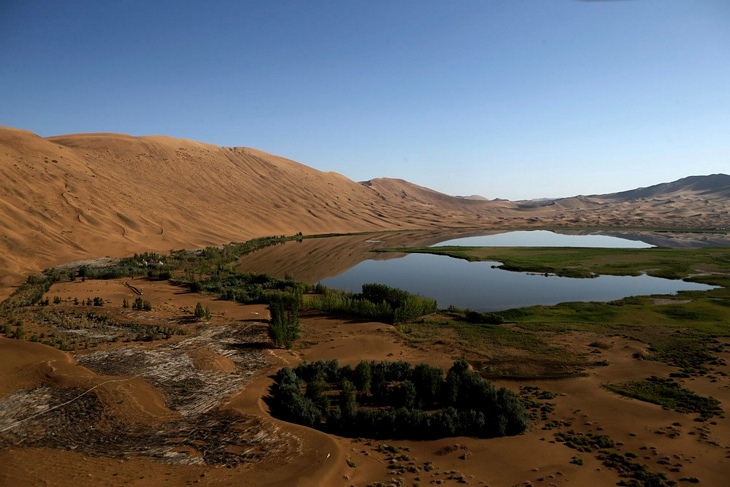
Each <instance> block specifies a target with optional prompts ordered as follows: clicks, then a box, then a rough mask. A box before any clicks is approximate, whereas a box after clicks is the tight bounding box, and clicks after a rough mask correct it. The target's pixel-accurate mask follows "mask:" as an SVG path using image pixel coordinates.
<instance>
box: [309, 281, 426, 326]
mask: <svg viewBox="0 0 730 487" xmlns="http://www.w3.org/2000/svg"><path fill="white" fill-rule="evenodd" d="M316 290H317V291H318V292H319V293H318V294H317V295H316V296H312V297H310V299H308V300H307V302H306V306H307V307H308V308H310V309H316V310H319V311H324V312H326V313H330V314H337V315H347V316H357V317H360V318H365V319H369V320H375V321H382V322H383V323H390V324H397V323H407V322H409V321H413V320H415V319H416V318H419V317H421V316H423V315H427V314H430V313H433V312H435V311H436V310H437V305H436V300H435V299H432V298H426V297H423V296H419V295H417V294H411V293H409V292H406V291H403V290H401V289H397V288H393V287H390V286H386V285H384V284H372V283H371V284H363V285H362V292H361V293H349V292H346V291H337V290H333V289H327V288H325V287H324V286H322V285H318V286H317V288H316Z"/></svg>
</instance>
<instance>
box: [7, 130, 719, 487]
mask: <svg viewBox="0 0 730 487" xmlns="http://www.w3.org/2000/svg"><path fill="white" fill-rule="evenodd" d="M728 179H730V177H728V176H723V175H718V176H714V177H711V178H709V179H707V178H704V179H699V180H698V179H694V178H687V180H682V181H680V182H676V183H672V184H664V185H658V186H656V187H652V188H644V189H643V190H636V191H629V192H625V193H618V194H615V195H593V196H576V197H574V198H564V199H557V200H540V201H522V202H510V201H497V200H494V201H489V200H482V199H476V198H475V199H464V198H457V197H451V196H448V195H444V194H441V193H438V192H435V191H432V190H430V189H427V188H422V187H419V186H416V185H413V184H410V183H408V182H406V181H400V180H393V179H374V180H371V181H367V182H363V183H358V182H354V181H351V180H349V179H347V178H346V177H344V176H342V175H339V174H335V173H325V172H321V171H317V170H314V169H311V168H309V167H306V166H303V165H301V164H298V163H296V162H294V161H290V160H287V159H283V158H280V157H277V156H274V155H271V154H267V153H264V152H261V151H258V150H255V149H249V148H226V147H217V146H213V145H208V144H202V143H199V142H194V141H189V140H181V139H173V138H168V137H161V136H154V137H131V136H127V135H118V134H80V135H68V136H58V137H49V138H42V137H39V136H37V135H35V134H32V133H30V132H26V131H22V130H17V129H12V128H0V236H1V237H2V238H1V239H0V298H5V297H7V296H8V295H9V294H10V293H12V291H13V289H14V288H15V286H17V285H18V284H19V283H20V282H22V281H23V280H24V279H26V278H27V277H28V276H29V275H31V274H32V273H35V272H38V271H40V270H42V269H44V268H47V267H50V266H54V265H58V264H62V263H66V262H70V261H78V260H82V259H97V258H99V257H104V256H110V257H120V256H126V255H130V254H132V253H134V252H144V251H158V252H163V253H164V252H167V251H169V250H171V249H181V248H184V249H195V248H201V247H204V246H209V245H221V244H224V243H228V242H231V241H243V240H247V239H249V238H252V237H257V236H265V235H281V234H287V235H291V234H294V233H297V232H302V233H303V234H320V233H339V232H342V233H345V232H366V231H368V232H369V231H378V232H385V231H392V230H423V229H428V230H443V229H448V230H450V231H453V230H463V231H464V232H465V234H468V233H469V232H479V231H484V230H494V229H508V228H538V227H539V228H544V227H560V228H572V227H576V228H582V227H591V226H593V227H595V226H600V227H636V228H649V227H652V228H666V229H682V230H685V231H689V232H690V233H686V234H685V235H686V236H685V237H679V242H680V243H681V242H682V241H693V240H703V239H704V240H707V239H712V238H714V237H713V235H714V234H712V233H692V232H691V231H693V230H702V231H707V230H713V231H718V232H721V233H722V232H725V231H727V229H728V228H730V211H729V209H728V205H727V197H728V191H729V190H728V188H729V187H730V183H729V182H728ZM379 238H381V237H379ZM382 238H388V237H387V235H386V236H384V237H382ZM424 238H425V237H423V236H420V235H418V234H414V237H413V242H414V243H415V242H418V243H419V244H425V243H426V242H423V239H424ZM333 242H334V243H333ZM363 242H364V240H363ZM336 243H337V241H336V240H333V241H329V242H327V244H324V241H323V242H322V245H321V246H320V247H318V248H315V249H314V250H312V252H314V255H315V256H317V258H316V259H313V260H312V262H313V264H311V265H309V266H303V267H302V268H288V266H287V264H286V262H282V263H281V272H282V274H287V273H289V274H290V275H293V276H294V277H296V278H298V279H306V280H315V278H316V277H317V276H319V275H323V274H327V273H332V272H337V270H338V269H339V268H340V267H341V266H343V265H348V263H347V262H329V263H328V262H327V259H326V256H327V255H328V253H329V252H330V247H328V246H330V245H336ZM316 244H317V242H314V244H313V245H314V246H315V247H317V245H316ZM363 245H365V244H363ZM347 250H348V249H345V251H347ZM361 250H362V249H360V248H357V249H352V253H353V254H357V253H360V252H361ZM342 253H343V252H340V254H342ZM344 253H346V252H344ZM256 258H262V259H265V258H266V253H265V251H264V252H263V253H261V254H259V255H258V256H257V257H256ZM382 258H388V257H387V256H382ZM135 286H138V287H139V288H140V289H143V290H144V293H145V298H146V299H149V300H150V301H151V302H152V304H153V311H152V312H149V313H147V314H143V312H137V311H132V310H128V309H123V308H122V307H121V302H122V300H123V299H129V300H132V299H134V297H135V295H134V294H133V293H132V292H131V290H130V288H129V287H127V286H125V285H124V283H123V282H122V281H114V280H112V281H86V282H82V281H80V280H77V281H75V282H65V283H59V284H56V285H54V286H53V287H52V288H51V290H50V291H49V292H48V294H47V296H48V297H50V298H51V299H52V298H53V297H54V296H59V297H60V298H61V299H62V303H69V302H70V301H71V300H73V299H74V298H78V299H86V298H89V297H96V296H100V297H102V298H103V299H104V300H105V301H106V302H107V303H109V304H108V305H106V306H105V311H109V312H111V313H113V314H114V315H115V316H117V317H118V318H119V319H128V320H132V321H133V320H142V321H145V322H147V323H154V324H159V325H160V326H163V327H164V326H173V327H176V328H181V327H182V328H186V329H188V331H189V333H188V334H186V335H173V336H171V337H170V338H169V339H167V340H162V341H160V340H156V341H154V342H150V343H146V342H127V341H126V339H125V337H124V336H120V337H119V339H118V340H117V341H114V342H109V343H104V344H102V345H99V346H90V347H88V348H85V347H83V346H79V347H78V348H77V350H75V351H60V350H58V349H56V348H52V347H49V346H46V345H42V344H40V343H31V342H28V341H22V340H10V339H6V338H0V357H2V360H0V439H2V441H3V443H2V446H0V465H2V468H1V469H0V485H9V486H24V485H53V486H78V485H138V486H153V485H154V486H158V485H191V484H203V485H252V486H253V485H282V486H288V485H302V486H322V485H357V486H365V485H368V484H370V483H373V482H383V483H386V484H387V483H389V482H391V481H393V478H394V477H398V478H399V479H396V480H397V481H398V482H401V484H402V485H431V484H440V485H457V484H460V483H464V482H466V483H469V484H472V485H492V486H505V485H530V484H531V485H568V484H570V485H596V486H601V485H606V486H608V485H615V484H616V483H617V482H618V481H619V480H620V478H619V476H618V474H617V473H616V471H614V470H611V469H607V468H605V467H604V466H602V464H601V463H600V461H598V460H597V459H596V458H595V456H594V455H593V454H590V453H579V452H577V451H576V450H573V449H570V448H568V447H566V446H565V445H563V444H561V443H560V442H558V441H556V439H555V433H556V432H567V431H570V430H574V431H575V432H576V433H589V432H592V433H596V434H598V433H599V432H600V433H601V434H608V435H610V436H611V437H612V438H613V439H614V440H615V441H617V442H619V443H617V446H616V448H615V451H616V452H618V453H620V454H624V453H632V454H635V455H636V456H637V457H638V460H640V461H641V463H646V464H647V465H649V466H650V468H651V470H652V471H655V472H665V473H667V475H668V476H669V477H670V478H672V479H674V480H676V481H679V480H680V479H681V478H697V479H700V481H701V483H702V485H723V484H724V481H725V480H726V479H725V477H726V472H727V471H728V467H729V465H728V453H727V452H728V449H729V448H730V444H728V438H730V422H729V421H728V420H727V419H726V418H725V417H723V418H718V419H715V420H714V421H713V422H712V423H695V422H694V421H692V419H693V418H692V415H687V414H681V413H677V412H674V411H669V410H664V409H662V408H661V407H659V406H655V405H652V404H648V403H643V402H640V401H636V400H631V399H627V398H623V397H620V396H618V395H616V394H613V393H610V392H608V391H607V390H605V389H602V388H601V384H602V383H605V382H620V381H623V380H630V379H639V378H644V377H647V376H648V375H651V374H657V375H661V376H666V375H667V374H668V373H669V372H670V370H673V369H671V368H670V367H668V366H666V365H663V364H660V363H656V362H650V361H644V360H639V359H637V358H636V357H637V356H638V357H640V356H641V352H642V350H643V348H642V347H643V345H642V344H641V343H638V342H633V341H630V340H628V339H625V338H621V337H614V338H612V339H611V342H612V343H611V347H610V348H609V349H606V350H602V351H600V352H599V353H600V354H601V355H602V358H605V360H606V362H607V363H608V365H607V366H605V367H600V368H591V369H589V370H588V372H587V376H585V377H582V378H579V379H573V380H567V381H543V382H531V383H519V382H509V381H501V382H500V383H499V385H500V386H505V387H508V388H510V389H512V390H514V391H518V390H519V389H520V387H522V386H525V385H534V386H537V387H539V388H540V389H541V390H547V391H551V392H553V393H555V394H556V397H555V398H554V399H551V400H550V402H551V404H552V405H553V407H554V411H553V412H552V413H551V415H550V421H551V422H553V423H554V425H553V428H552V429H542V428H543V426H545V422H544V421H537V422H535V423H534V424H533V425H532V427H531V429H530V430H529V431H528V432H527V433H526V434H524V435H520V436H518V437H511V438H500V439H494V440H478V439H473V438H448V439H443V440H437V441H423V442H414V441H400V440H396V441H367V440H356V439H351V438H340V437H335V436H329V435H326V434H324V433H321V432H318V431H314V430H311V429H308V428H304V427H301V426H297V425H292V424H288V423H285V422H282V421H279V420H277V419H275V418H272V417H271V415H270V414H269V411H268V407H267V405H266V402H265V401H264V399H263V397H264V396H265V395H266V394H267V391H268V388H269V386H270V385H271V383H272V378H271V375H272V374H273V373H275V371H276V370H278V369H279V368H280V367H282V366H284V365H295V364H297V363H298V362H299V361H301V360H309V361H314V360H318V359H334V358H336V359H338V360H339V361H340V362H341V363H342V364H346V363H349V364H353V363H356V362H358V361H359V360H361V359H372V360H396V359H404V360H409V361H413V362H416V363H417V362H428V363H431V364H434V365H439V366H442V367H448V366H449V365H450V364H451V361H452V360H453V359H454V358H457V354H458V352H456V351H448V350H443V351H439V353H434V351H433V350H421V349H417V348H412V347H408V346H406V345H405V344H404V343H402V341H401V340H399V338H398V335H397V334H396V333H395V331H394V330H393V329H392V328H390V327H389V326H387V325H383V324H380V323H362V322H350V321H345V320H338V319H332V318H327V317H323V316H317V315H311V316H305V317H303V319H302V322H303V330H304V336H303V337H302V339H301V340H300V341H299V342H298V344H297V345H296V346H295V348H294V350H292V351H285V350H273V349H269V348H267V347H261V346H260V343H261V341H262V340H265V334H264V333H265V332H264V330H265V325H264V323H265V319H266V317H267V311H266V309H265V307H263V306H242V305H237V304H234V303H230V302H222V301H216V300H213V299H211V298H209V297H206V296H201V295H196V294H190V293H187V292H184V291H182V290H181V289H179V288H175V287H174V286H171V285H170V284H168V283H163V282H152V281H146V280H139V282H135ZM197 302H202V303H203V304H205V305H206V306H209V307H210V310H211V312H212V318H211V319H210V320H209V321H207V322H205V323H196V322H195V320H194V319H193V318H192V310H193V308H194V307H195V304H196V303H197ZM59 306H61V307H63V306H64V304H61V305H59ZM135 313H136V314H135ZM52 326H53V325H52V323H50V322H44V321H43V320H39V321H38V322H37V323H36V324H35V325H34V327H35V328H33V327H31V328H29V329H28V330H27V333H28V334H33V333H36V334H42V333H47V332H49V331H50V330H51V329H52ZM262 334H263V335H262ZM70 336H71V335H70V334H69V337H70ZM262 337H263V338H262ZM127 338H129V337H127ZM75 339H77V340H78V343H83V342H84V340H87V341H89V342H93V340H94V338H93V336H92V334H88V335H85V336H83V337H78V336H77V337H76V338H75ZM555 340H556V345H558V346H564V347H570V349H571V350H572V351H583V352H585V353H595V350H592V349H591V348H590V347H589V345H588V344H589V343H590V342H592V341H593V340H595V337H594V336H591V335H590V334H587V333H575V334H572V335H569V336H564V337H561V338H555ZM234 341H235V342H236V343H238V344H239V345H240V343H244V344H247V345H246V346H245V347H241V346H235V347H234V346H232V343H233V342H234ZM637 352H638V353H637ZM719 355H720V357H721V358H724V359H725V360H726V361H728V360H730V357H729V356H728V352H722V353H719ZM140 364H145V366H144V367H143V366H142V365H140ZM718 370H719V371H721V372H724V373H730V370H728V367H727V366H721V367H718ZM181 374H183V375H185V377H189V378H190V381H191V382H190V384H191V387H190V388H189V389H188V388H184V390H179V389H176V388H174V387H171V386H170V384H171V383H170V377H171V376H178V377H179V376H180V375H181ZM684 384H685V386H687V387H691V388H692V389H693V390H695V391H697V392H698V393H701V394H703V395H711V396H713V397H716V398H718V399H719V400H720V401H721V402H722V403H723V405H724V406H725V409H727V405H728V404H730V388H729V387H728V382H727V377H726V376H724V377H722V378H720V379H719V380H713V379H710V378H709V377H698V378H693V379H686V380H685V381H684ZM58 406H60V407H58ZM29 412H33V414H31V415H30V416H29V414H28V413H29ZM201 432H205V433H201ZM51 433H52V434H51ZM385 443H387V444H389V445H391V446H397V447H398V448H400V452H401V455H407V457H408V460H402V461H403V462H408V463H409V465H411V466H412V467H413V469H411V471H408V472H406V473H404V474H402V475H394V474H393V473H392V470H391V469H389V468H388V466H389V459H388V455H387V454H385V453H383V452H382V449H378V446H379V445H382V444H385ZM573 457H579V458H580V459H581V460H582V461H583V465H577V464H576V463H575V462H573V463H571V461H572V460H573ZM427 465H428V467H427Z"/></svg>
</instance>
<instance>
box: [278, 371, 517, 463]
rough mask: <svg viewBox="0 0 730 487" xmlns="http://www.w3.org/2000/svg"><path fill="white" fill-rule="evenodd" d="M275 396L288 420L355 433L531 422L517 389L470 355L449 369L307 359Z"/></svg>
mask: <svg viewBox="0 0 730 487" xmlns="http://www.w3.org/2000/svg"><path fill="white" fill-rule="evenodd" d="M269 403H270V405H271V410H272V413H273V414H274V415H275V416H277V417H279V418H281V419H284V420H287V421H292V422H295V423H299V424H304V425H306V426H310V427H314V428H318V429H322V430H325V431H328V432H331V433H334V434H339V435H347V436H354V437H369V438H412V439H436V438H444V437H450V436H463V435H469V436H475V437H480V438H490V437H496V436H505V435H516V434H520V433H522V432H524V431H525V430H526V429H527V426H528V424H529V420H528V418H527V413H526V411H525V408H524V406H523V404H522V402H521V401H520V399H519V397H518V396H517V395H516V394H514V393H513V392H511V391H509V390H507V389H505V388H499V389H497V388H495V387H494V386H493V385H492V384H491V383H489V382H487V381H485V380H484V379H482V378H481V377H480V376H479V374H477V373H476V372H473V371H471V370H469V364H468V363H467V362H466V361H463V360H459V361H456V362H454V365H453V366H452V367H451V369H449V371H448V373H447V374H444V371H443V370H442V369H440V368H438V367H432V366H430V365H427V364H419V365H416V366H413V365H411V364H409V363H407V362H402V361H399V362H386V361H383V362H360V363H359V364H358V365H357V367H355V368H354V369H353V368H351V367H349V366H345V367H339V365H338V364H337V361H335V360H333V361H329V362H324V361H318V362H315V363H303V364H300V365H299V366H297V367H296V368H294V369H291V368H288V367H285V368H283V369H281V370H280V371H279V372H278V373H277V376H276V383H275V385H274V386H273V387H272V393H271V397H270V398H269ZM382 448H383V451H389V452H390V453H393V454H398V453H399V450H398V449H397V448H395V447H392V448H391V447H388V446H387V445H386V446H383V447H382ZM398 459H399V460H403V461H408V460H409V458H408V456H406V455H401V456H400V457H399V458H398Z"/></svg>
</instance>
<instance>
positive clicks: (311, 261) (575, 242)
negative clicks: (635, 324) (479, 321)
mask: <svg viewBox="0 0 730 487" xmlns="http://www.w3.org/2000/svg"><path fill="white" fill-rule="evenodd" d="M586 237H587V238H586ZM438 245H470V246H546V247H548V246H560V247H571V246H572V247H614V248H616V247H618V248H626V247H632V248H647V247H651V245H649V244H647V243H645V242H641V241H637V240H627V239H621V238H617V237H610V236H605V235H564V234H556V233H553V232H548V231H524V232H523V231H520V232H507V233H499V234H492V235H481V236H475V235H470V236H467V237H464V238H458V239H454V238H453V235H448V234H428V233H403V234H392V233H389V234H383V235H381V236H377V237H374V236H363V235H350V236H339V237H331V238H317V239H305V240H303V241H302V242H289V243H286V244H284V245H277V246H274V247H269V248H266V249H263V250H261V251H258V252H254V253H252V254H249V255H247V256H244V257H243V258H242V259H241V264H240V266H239V267H238V270H241V271H250V272H260V273H266V274H271V275H274V276H276V277H284V276H285V275H286V276H289V277H292V278H294V279H297V280H303V281H307V282H310V283H313V284H314V283H317V282H321V283H322V284H323V285H325V286H327V287H331V288H334V289H341V290H345V291H352V292H360V290H361V287H362V285H363V284H365V283H370V282H374V283H380V284H385V285H388V286H393V287H397V288H400V289H404V290H406V291H409V292H411V293H417V294H421V295H423V296H428V297H431V298H434V299H436V300H437V301H438V304H439V307H441V308H446V307H448V306H450V305H453V306H456V307H459V308H470V309H473V310H477V311H497V310H504V309H509V308H517V307H524V306H533V305H538V304H541V305H552V304H557V303H560V302H565V301H612V300H616V299H621V298H624V297H628V296H637V295H650V294H674V293H676V292H678V291H682V290H688V291H689V290H693V291H694V290H698V291H701V290H707V289H712V287H711V286H707V285H704V284H698V283H691V282H685V281H679V280H669V279H660V278H656V277H650V276H645V275H644V276H638V277H630V276H599V277H596V278H592V279H573V278H566V277H557V276H552V275H550V276H544V275H540V274H530V273H521V272H509V271H505V270H501V269H495V268H492V266H495V265H498V264H499V263H497V262H468V261H465V260H462V259H455V258H452V257H447V256H437V255H429V254H393V253H380V254H375V253H373V252H371V250H374V249H377V248H389V247H390V248H392V247H404V246H412V247H423V246H438Z"/></svg>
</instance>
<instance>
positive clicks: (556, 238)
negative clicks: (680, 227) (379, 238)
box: [434, 230, 653, 249]
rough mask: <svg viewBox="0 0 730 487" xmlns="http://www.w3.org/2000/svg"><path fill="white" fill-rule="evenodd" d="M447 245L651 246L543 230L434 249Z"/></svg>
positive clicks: (459, 240)
mask: <svg viewBox="0 0 730 487" xmlns="http://www.w3.org/2000/svg"><path fill="white" fill-rule="evenodd" d="M448 245H458V246H473V247H600V248H612V249H646V248H650V247H653V246H652V245H650V244H648V243H646V242H642V241H639V240H627V239H625V238H618V237H612V236H608V235H577V234H574V235H566V234H562V233H555V232H550V231H547V230H529V231H516V232H506V233H498V234H494V235H479V236H476V237H464V238H457V239H453V240H447V241H445V242H439V243H437V244H436V245H434V247H443V246H448Z"/></svg>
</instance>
